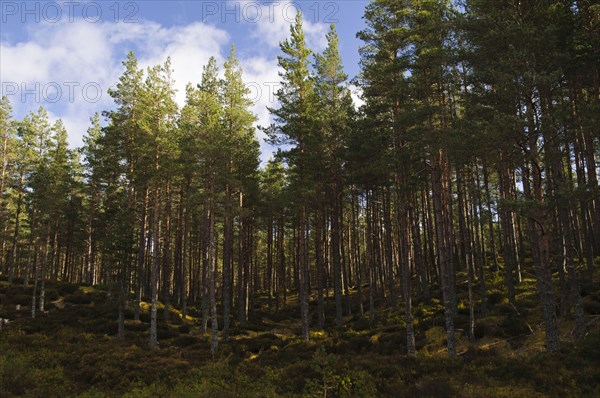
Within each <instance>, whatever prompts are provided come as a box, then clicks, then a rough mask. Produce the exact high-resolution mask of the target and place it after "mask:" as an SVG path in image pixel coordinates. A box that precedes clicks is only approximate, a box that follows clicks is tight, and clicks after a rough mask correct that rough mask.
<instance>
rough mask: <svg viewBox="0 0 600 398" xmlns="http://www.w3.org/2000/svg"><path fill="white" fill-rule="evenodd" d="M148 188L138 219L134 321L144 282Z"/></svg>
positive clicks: (144, 192)
mask: <svg viewBox="0 0 600 398" xmlns="http://www.w3.org/2000/svg"><path fill="white" fill-rule="evenodd" d="M148 192H149V190H148V187H147V186H145V187H144V191H143V201H142V214H141V217H140V235H139V244H138V258H137V284H136V289H135V306H134V308H133V314H134V315H133V316H134V319H135V320H136V321H139V320H140V303H141V301H142V287H143V283H142V281H143V280H144V262H145V253H146V223H147V218H148V215H147V213H148Z"/></svg>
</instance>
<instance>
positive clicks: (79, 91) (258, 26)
mask: <svg viewBox="0 0 600 398" xmlns="http://www.w3.org/2000/svg"><path fill="white" fill-rule="evenodd" d="M367 3H368V1H367V0H349V1H314V0H300V1H295V2H290V1H288V0H281V1H279V0H274V1H252V0H242V1H236V0H228V1H212V0H211V1H196V0H186V1H166V0H149V1H148V0H146V1H114V0H108V1H7V0H0V83H1V85H0V90H1V94H2V95H6V96H8V98H9V99H10V101H11V104H12V106H13V110H14V115H15V117H16V118H18V119H20V118H22V117H23V116H24V115H25V114H26V113H27V112H28V111H30V110H37V108H38V107H39V106H40V105H43V106H44V107H46V109H47V110H48V111H49V113H50V116H51V118H52V119H57V118H61V119H63V121H64V123H65V125H66V127H67V130H68V132H69V140H70V144H71V146H72V147H76V146H79V145H80V144H81V137H82V136H83V134H84V133H85V131H86V130H87V128H88V126H89V118H90V117H91V116H92V114H93V113H94V112H96V111H102V110H106V109H111V108H112V107H113V103H112V100H111V98H110V97H109V96H108V94H107V93H106V91H107V89H108V88H110V87H111V86H113V85H114V84H115V83H116V81H117V80H118V78H119V76H120V74H121V72H122V70H123V69H122V65H121V61H122V60H123V59H124V57H125V56H126V54H127V52H128V51H130V50H133V51H135V53H136V55H137V57H138V60H139V62H140V65H141V66H142V67H144V68H145V67H147V66H150V65H155V64H157V63H162V62H163V61H164V60H165V59H166V57H167V56H170V57H171V58H172V65H173V69H174V72H175V73H174V79H175V86H176V89H177V90H178V93H177V101H178V103H180V104H182V103H183V100H184V95H185V86H186V84H187V83H188V82H192V83H197V82H199V80H200V77H201V73H202V66H203V65H204V64H205V63H206V61H207V60H208V58H209V57H210V56H215V57H217V59H218V60H219V62H220V63H222V61H223V60H224V59H225V57H226V56H227V54H228V53H229V49H230V47H231V44H232V43H235V45H236V47H237V50H238V56H239V58H240V62H241V64H242V67H243V68H244V77H245V80H246V81H247V82H248V84H249V87H250V89H251V91H252V94H251V97H252V98H253V100H254V103H255V105H254V108H253V111H254V112H255V113H256V115H257V116H258V122H257V124H263V125H264V124H267V123H269V114H268V112H267V110H266V107H267V106H274V105H276V104H274V98H273V95H272V93H273V92H274V91H275V90H276V86H277V82H278V80H279V78H278V76H277V55H278V54H280V51H279V42H280V41H281V40H284V39H285V38H286V37H287V36H288V33H289V25H290V23H291V22H292V21H293V19H294V17H295V14H296V11H297V10H301V11H302V13H303V16H304V28H305V32H306V35H307V39H308V43H309V46H310V47H311V48H312V49H313V50H315V51H321V50H322V49H323V48H324V46H325V43H326V42H325V34H326V32H327V31H328V29H329V25H330V23H335V24H336V26H337V30H338V33H339V35H340V48H341V52H342V57H343V59H344V65H345V68H346V73H348V75H349V76H350V77H353V76H355V75H356V74H357V73H358V70H359V68H358V60H359V56H358V47H359V46H360V41H359V40H357V39H356V32H357V31H359V30H360V29H362V28H363V26H364V24H363V21H362V15H363V12H364V8H365V6H366V5H367ZM357 101H358V100H357ZM258 135H259V139H260V140H261V141H262V137H261V136H260V133H258ZM261 149H262V152H263V155H262V157H263V160H264V159H266V158H268V157H269V155H270V152H271V150H272V148H270V147H269V146H268V145H266V144H264V143H262V142H261Z"/></svg>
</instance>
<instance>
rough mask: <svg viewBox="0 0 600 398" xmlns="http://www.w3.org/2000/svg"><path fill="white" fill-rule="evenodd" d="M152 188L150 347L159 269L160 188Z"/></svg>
mask: <svg viewBox="0 0 600 398" xmlns="http://www.w3.org/2000/svg"><path fill="white" fill-rule="evenodd" d="M155 184H156V186H155V187H154V206H153V209H152V211H153V213H154V214H153V220H152V246H153V247H152V269H151V276H150V285H151V289H152V305H151V307H150V347H152V348H155V347H157V346H158V334H157V321H158V320H157V317H156V315H157V308H158V307H157V305H158V271H159V267H160V253H159V251H160V235H159V228H160V227H159V224H160V188H159V186H158V182H157V183H155Z"/></svg>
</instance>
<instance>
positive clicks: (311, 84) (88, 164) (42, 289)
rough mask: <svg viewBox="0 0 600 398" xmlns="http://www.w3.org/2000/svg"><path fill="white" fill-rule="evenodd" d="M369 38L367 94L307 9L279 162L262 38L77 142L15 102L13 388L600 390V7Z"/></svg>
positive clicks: (8, 194)
mask: <svg viewBox="0 0 600 398" xmlns="http://www.w3.org/2000/svg"><path fill="white" fill-rule="evenodd" d="M364 20H365V26H366V28H365V29H364V30H362V31H360V32H358V33H357V36H358V38H359V39H360V40H361V41H362V46H361V48H360V66H361V72H360V74H359V75H358V76H356V77H354V78H352V77H349V76H347V75H346V74H345V73H344V66H343V62H342V59H341V56H340V51H339V47H338V44H339V39H338V35H337V33H336V29H335V26H333V25H332V26H331V28H330V31H329V33H328V34H327V37H326V39H327V46H326V48H325V50H324V51H323V52H322V53H316V52H313V51H312V50H311V49H310V48H308V46H307V42H306V39H305V35H304V31H303V26H302V17H301V15H300V14H298V16H297V18H296V21H295V23H293V24H292V26H291V27H290V31H289V36H288V38H287V40H285V41H284V42H282V43H281V45H280V47H281V51H280V56H279V57H278V65H273V67H274V68H275V67H277V66H278V67H279V69H280V74H279V76H280V86H279V89H278V91H277V92H276V99H277V101H276V103H274V104H273V105H272V106H273V107H272V108H270V109H269V111H270V112H271V114H272V120H273V124H271V125H269V126H260V127H258V128H260V129H261V130H262V131H263V132H264V133H265V134H266V136H267V137H268V140H269V142H270V143H271V144H272V145H274V146H275V147H278V148H279V149H278V150H277V152H276V153H274V154H273V156H272V157H271V159H270V160H269V161H268V162H265V163H263V164H261V161H260V153H259V142H258V139H257V138H256V137H257V134H256V128H257V127H255V126H256V116H255V115H254V114H253V113H252V112H251V111H250V108H251V106H252V102H251V101H250V99H249V94H250V90H249V88H248V86H247V85H246V82H245V81H244V76H243V71H242V69H241V67H240V64H239V62H238V59H237V55H236V50H235V47H232V48H231V52H230V54H229V57H228V58H227V60H226V61H225V62H224V64H222V65H220V64H219V63H218V62H217V60H216V58H211V59H210V60H209V61H208V63H207V64H206V65H205V66H204V67H203V69H202V70H199V71H198V81H197V82H193V83H190V84H188V86H187V89H186V93H185V94H186V100H185V104H184V105H183V106H181V107H180V106H178V104H177V103H176V101H175V90H174V88H173V84H174V82H173V78H172V66H171V63H170V60H169V59H166V60H165V61H164V63H163V64H161V65H156V66H153V67H150V68H148V69H147V70H142V69H140V67H139V66H138V62H137V60H136V56H135V55H134V53H130V54H129V55H128V56H127V59H125V60H124V61H123V72H122V75H121V77H120V79H119V82H118V84H117V85H116V86H115V88H114V89H111V90H110V91H109V94H110V96H111V97H112V98H113V99H114V106H113V107H112V109H105V110H102V109H99V110H98V112H99V113H97V114H95V115H93V116H92V117H91V120H90V127H89V129H88V130H87V134H86V135H85V138H84V145H83V146H82V147H81V148H78V149H71V148H70V147H69V145H68V142H67V131H66V130H65V127H64V126H63V124H62V122H61V121H60V120H59V121H57V122H56V123H54V124H51V123H50V121H49V116H48V113H47V112H46V110H45V109H44V108H43V107H40V108H39V109H38V110H35V111H31V112H30V113H29V114H28V115H26V116H25V117H24V118H23V119H22V120H16V119H15V118H14V117H13V115H12V110H11V104H10V103H9V101H8V99H7V98H6V97H5V98H3V99H2V101H1V103H0V134H1V140H2V142H1V144H2V163H1V167H2V171H1V179H0V191H1V193H2V196H1V197H0V311H1V312H0V318H3V319H7V320H9V321H8V323H7V324H6V325H4V322H3V327H2V330H0V337H1V338H0V377H1V379H0V388H1V389H2V390H3V391H4V392H3V393H0V395H3V396H6V397H9V396H40V397H53V396H56V397H64V396H80V397H84V396H85V397H104V396H121V395H123V394H125V395H124V396H132V397H140V396H149V397H150V396H152V397H155V396H164V397H171V396H185V397H188V396H190V397H192V396H194V397H195V396H214V397H220V396H223V397H229V396H230V397H238V396H257V397H259V396H322V397H342V396H365V397H374V396H434V397H437V396H441V397H444V396H472V397H478V396H506V397H509V396H510V397H519V396H523V397H536V396H588V397H591V396H600V370H599V369H600V363H599V362H598V361H599V358H600V327H599V326H600V321H599V317H600V282H599V281H600V273H599V270H598V267H599V264H600V187H599V184H598V173H599V167H598V161H599V159H600V6H599V5H598V4H596V2H595V1H592V0H536V1H516V0H494V1H487V0H464V1H463V2H455V1H450V0H372V1H371V2H370V3H369V4H368V5H367V6H366V9H365V14H364ZM351 84H352V85H356V86H358V87H359V88H360V89H361V93H362V94H361V95H362V99H363V100H364V105H362V106H360V107H357V106H356V105H355V104H354V103H353V100H352V98H351V95H350V88H349V87H350V86H351ZM148 346H149V347H152V348H154V349H148ZM4 394H6V395H4Z"/></svg>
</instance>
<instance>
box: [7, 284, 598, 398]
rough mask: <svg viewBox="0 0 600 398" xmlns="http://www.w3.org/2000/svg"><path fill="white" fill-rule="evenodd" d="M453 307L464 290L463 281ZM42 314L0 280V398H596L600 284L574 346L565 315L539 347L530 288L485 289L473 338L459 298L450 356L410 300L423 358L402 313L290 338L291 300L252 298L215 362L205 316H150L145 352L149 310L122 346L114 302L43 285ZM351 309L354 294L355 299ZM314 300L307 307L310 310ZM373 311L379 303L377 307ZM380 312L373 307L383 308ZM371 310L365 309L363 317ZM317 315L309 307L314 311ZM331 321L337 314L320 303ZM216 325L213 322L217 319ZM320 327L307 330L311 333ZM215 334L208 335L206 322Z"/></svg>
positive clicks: (437, 320)
mask: <svg viewBox="0 0 600 398" xmlns="http://www.w3.org/2000/svg"><path fill="white" fill-rule="evenodd" d="M459 286H460V289H459V297H463V296H465V291H464V290H466V288H465V286H464V285H462V284H459ZM46 289H47V290H46V301H47V305H46V310H47V311H46V312H45V313H42V314H38V316H37V318H36V319H35V320H32V319H31V315H30V307H29V305H30V302H31V293H32V287H31V286H29V287H26V288H25V287H23V286H22V284H20V285H17V284H12V285H9V284H8V283H7V282H6V281H2V280H0V318H3V319H10V322H9V323H8V324H7V325H4V326H2V330H0V396H1V397H2V398H8V397H17V396H24V397H43V398H52V397H88V398H91V397H94V398H99V397H121V396H123V397H132V398H134V397H135V398H140V397H152V398H154V397H305V396H306V397H313V396H314V397H347V396H348V397H350V396H356V397H510V398H515V397H527V398H531V397H600V284H598V283H595V284H587V285H585V286H584V287H583V292H582V293H583V296H584V306H585V309H586V320H587V323H588V331H587V334H586V337H585V338H583V339H581V340H578V341H574V338H573V335H572V331H573V329H574V325H573V322H572V321H569V320H564V317H561V318H560V319H561V320H560V330H561V338H562V348H561V350H560V351H558V352H553V353H550V352H545V351H544V333H543V325H542V322H541V319H540V315H539V312H540V311H539V309H538V307H539V306H538V296H537V293H536V292H535V287H534V281H533V279H527V278H526V279H524V280H523V282H522V283H521V284H520V285H519V288H518V296H517V306H516V307H513V306H512V305H510V304H509V303H507V301H506V300H505V299H504V298H503V297H504V296H505V294H504V293H503V291H502V284H501V283H500V281H497V282H496V283H494V281H491V283H490V286H489V292H488V314H487V316H486V317H483V318H482V317H479V318H477V320H476V328H475V336H474V338H473V339H472V341H471V342H469V339H468V338H467V336H465V333H464V331H465V330H467V325H468V319H469V316H468V308H467V307H466V306H465V304H466V303H465V302H464V301H462V300H461V301H460V302H459V310H458V314H457V329H458V331H457V332H458V336H459V338H458V351H459V355H458V357H457V358H455V359H449V358H447V356H446V352H445V332H444V328H443V325H444V322H443V320H444V318H443V306H442V304H441V302H440V301H439V300H436V299H431V300H429V301H427V302H421V303H416V304H415V308H414V313H415V328H416V343H417V350H418V354H417V357H416V358H409V357H407V356H406V355H405V352H406V347H405V344H406V333H405V328H404V317H403V315H402V311H401V310H398V311H392V310H390V309H386V310H380V311H378V312H377V314H376V316H375V320H374V322H373V324H370V322H369V314H368V313H365V315H364V316H360V315H359V314H354V315H348V316H346V317H345V319H344V321H345V326H344V327H342V328H336V327H333V326H328V327H326V328H325V330H322V331H317V330H315V329H314V328H313V329H312V331H311V339H310V342H308V343H305V342H303V341H302V340H301V339H300V338H298V335H299V332H300V325H299V322H298V319H299V309H298V305H297V302H295V300H294V297H293V296H291V297H288V304H287V305H286V307H285V308H284V309H283V310H281V311H279V312H278V313H274V312H273V311H269V310H268V307H267V301H266V298H265V297H264V296H263V297H256V298H255V300H254V309H253V311H252V314H251V315H250V321H248V323H247V325H246V326H245V327H244V328H243V329H242V328H238V327H237V326H235V322H233V325H234V328H233V329H232V331H231V337H230V340H229V341H228V342H227V343H223V342H220V345H219V352H218V354H216V355H215V356H214V357H213V356H211V354H210V342H209V340H210V336H209V335H208V334H203V333H202V332H201V329H200V324H201V322H200V318H199V315H200V312H199V311H200V309H199V308H197V307H191V308H190V316H189V317H188V319H186V320H185V321H184V320H182V319H181V313H180V312H179V311H177V310H176V309H171V310H170V311H169V320H168V321H166V320H165V319H164V315H163V312H164V311H162V310H160V311H159V322H158V337H159V348H158V349H156V350H152V349H150V348H149V347H148V336H149V327H150V325H149V319H150V316H149V313H148V308H149V306H148V304H147V303H142V313H141V316H140V320H139V321H135V320H133V311H131V309H128V310H127V313H126V316H127V319H126V330H127V333H126V336H125V339H123V340H118V339H117V338H116V331H117V322H116V319H117V313H116V303H115V300H114V298H113V297H114V295H111V294H110V291H109V290H108V289H105V288H102V287H96V288H93V287H87V286H77V285H69V284H64V283H48V284H47V287H46ZM352 300H353V304H354V308H353V310H355V312H358V301H357V300H358V295H357V293H356V292H355V291H352ZM315 301H316V300H315ZM377 304H380V303H377ZM378 308H381V306H378ZM366 310H368V300H365V311H366ZM311 313H312V315H313V318H314V317H315V316H316V304H315V303H313V302H311ZM326 315H327V320H328V321H329V322H328V325H331V324H332V323H333V318H334V305H333V300H332V299H329V300H328V301H327V305H326ZM220 321H221V320H219V322H220ZM314 324H316V319H313V320H312V325H314ZM209 330H210V325H209Z"/></svg>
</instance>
